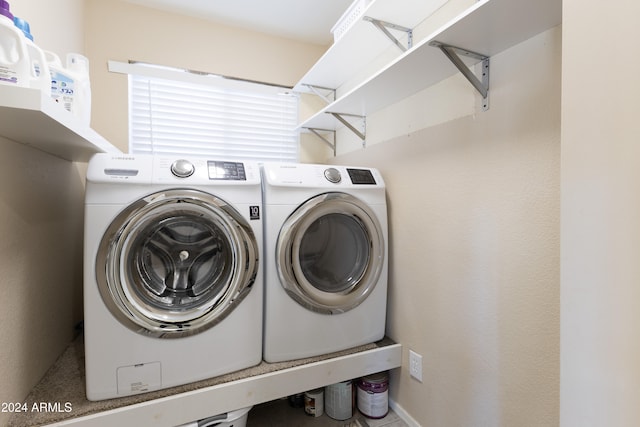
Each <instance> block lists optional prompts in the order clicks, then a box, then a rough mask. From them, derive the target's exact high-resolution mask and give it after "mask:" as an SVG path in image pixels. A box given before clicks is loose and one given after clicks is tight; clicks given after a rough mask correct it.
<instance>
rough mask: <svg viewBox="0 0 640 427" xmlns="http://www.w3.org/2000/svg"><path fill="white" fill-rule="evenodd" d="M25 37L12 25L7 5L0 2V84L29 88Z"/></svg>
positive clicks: (2, 0)
mask: <svg viewBox="0 0 640 427" xmlns="http://www.w3.org/2000/svg"><path fill="white" fill-rule="evenodd" d="M25 40H26V39H25V37H24V35H23V34H22V31H20V30H19V29H18V28H17V27H16V26H15V25H14V23H13V14H12V13H11V11H10V7H9V3H8V2H7V1H5V0H0V83H1V84H9V85H16V86H22V87H29V86H30V84H31V72H30V67H31V63H30V60H29V54H28V52H27V44H26V42H25Z"/></svg>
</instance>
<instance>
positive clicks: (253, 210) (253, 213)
mask: <svg viewBox="0 0 640 427" xmlns="http://www.w3.org/2000/svg"><path fill="white" fill-rule="evenodd" d="M249 219H252V220H253V219H260V206H249Z"/></svg>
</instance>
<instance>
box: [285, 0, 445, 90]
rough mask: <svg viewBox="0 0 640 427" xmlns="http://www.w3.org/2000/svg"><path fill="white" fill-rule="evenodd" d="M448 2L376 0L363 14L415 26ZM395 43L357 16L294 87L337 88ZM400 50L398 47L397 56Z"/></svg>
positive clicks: (436, 0)
mask: <svg viewBox="0 0 640 427" xmlns="http://www.w3.org/2000/svg"><path fill="white" fill-rule="evenodd" d="M447 1H448V0H401V1H398V0H375V1H373V2H372V3H371V4H369V6H368V7H367V8H366V9H365V10H364V12H363V14H362V16H363V17H364V16H368V17H371V18H374V19H378V20H381V21H386V22H390V23H392V24H396V25H400V26H403V27H406V28H414V27H415V26H416V25H418V24H419V23H420V22H422V21H423V20H424V19H425V18H426V17H427V16H429V15H431V14H432V13H433V12H435V11H436V10H437V9H438V8H439V7H441V6H442V5H443V4H445V3H446V2H447ZM392 32H393V31H392ZM404 39H406V37H404V38H403V40H404ZM392 45H393V42H392V41H391V40H389V39H388V38H387V37H386V36H385V35H384V34H382V32H381V31H380V30H378V29H377V28H376V27H375V26H374V25H373V24H372V23H371V22H366V21H363V20H362V19H358V20H357V21H356V22H355V23H354V24H353V26H352V27H351V28H349V29H348V30H347V31H346V32H345V33H344V34H343V35H342V37H341V38H340V39H338V40H337V41H336V42H335V43H334V44H333V45H332V46H331V47H330V48H329V49H328V50H327V51H326V52H325V53H324V55H323V56H322V57H321V58H320V59H319V60H318V62H316V64H315V65H314V66H313V67H312V68H311V69H310V70H309V71H308V72H307V73H306V74H305V75H304V76H303V77H302V79H300V81H299V82H298V83H297V84H296V85H295V86H294V88H293V90H294V91H295V92H309V90H308V88H307V87H306V86H305V85H313V86H318V87H324V88H328V89H337V88H338V87H340V86H341V85H342V84H344V83H345V82H346V81H347V80H348V79H349V78H351V77H352V76H353V75H355V74H356V73H357V72H358V71H359V70H360V69H361V68H362V67H363V66H366V65H367V64H368V63H370V62H371V61H373V60H374V59H375V58H376V57H377V56H379V55H380V54H381V53H382V52H383V51H384V50H385V49H386V48H388V47H389V46H392ZM401 53H402V52H401V51H400V50H399V49H398V55H400V54H401Z"/></svg>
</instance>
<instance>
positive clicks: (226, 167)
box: [207, 160, 247, 181]
mask: <svg viewBox="0 0 640 427" xmlns="http://www.w3.org/2000/svg"><path fill="white" fill-rule="evenodd" d="M207 166H208V168H209V179H217V180H225V181H246V180H247V175H246V174H245V171H244V163H239V162H238V163H236V162H216V161H213V160H210V161H208V162H207Z"/></svg>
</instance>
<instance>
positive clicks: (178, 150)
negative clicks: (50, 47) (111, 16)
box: [109, 62, 298, 162]
mask: <svg viewBox="0 0 640 427" xmlns="http://www.w3.org/2000/svg"><path fill="white" fill-rule="evenodd" d="M112 65H113V64H112V63H111V62H110V64H109V67H110V70H112V71H118V70H114V69H112ZM116 65H117V64H116ZM119 65H122V66H125V68H126V69H127V72H126V73H127V74H129V151H130V152H131V153H134V154H135V153H154V154H178V155H206V156H211V157H216V158H220V159H225V160H257V161H291V162H295V161H297V160H298V133H297V132H296V131H295V127H296V125H297V124H298V97H297V95H295V94H293V93H291V91H290V90H289V89H288V88H283V87H279V86H273V85H266V84H261V83H255V82H248V81H241V80H237V79H229V78H224V77H221V76H216V75H210V74H202V73H194V72H188V71H184V70H175V69H167V68H166V67H159V66H150V65H144V64H119ZM114 68H117V66H116V67H114ZM120 72H122V71H120Z"/></svg>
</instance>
